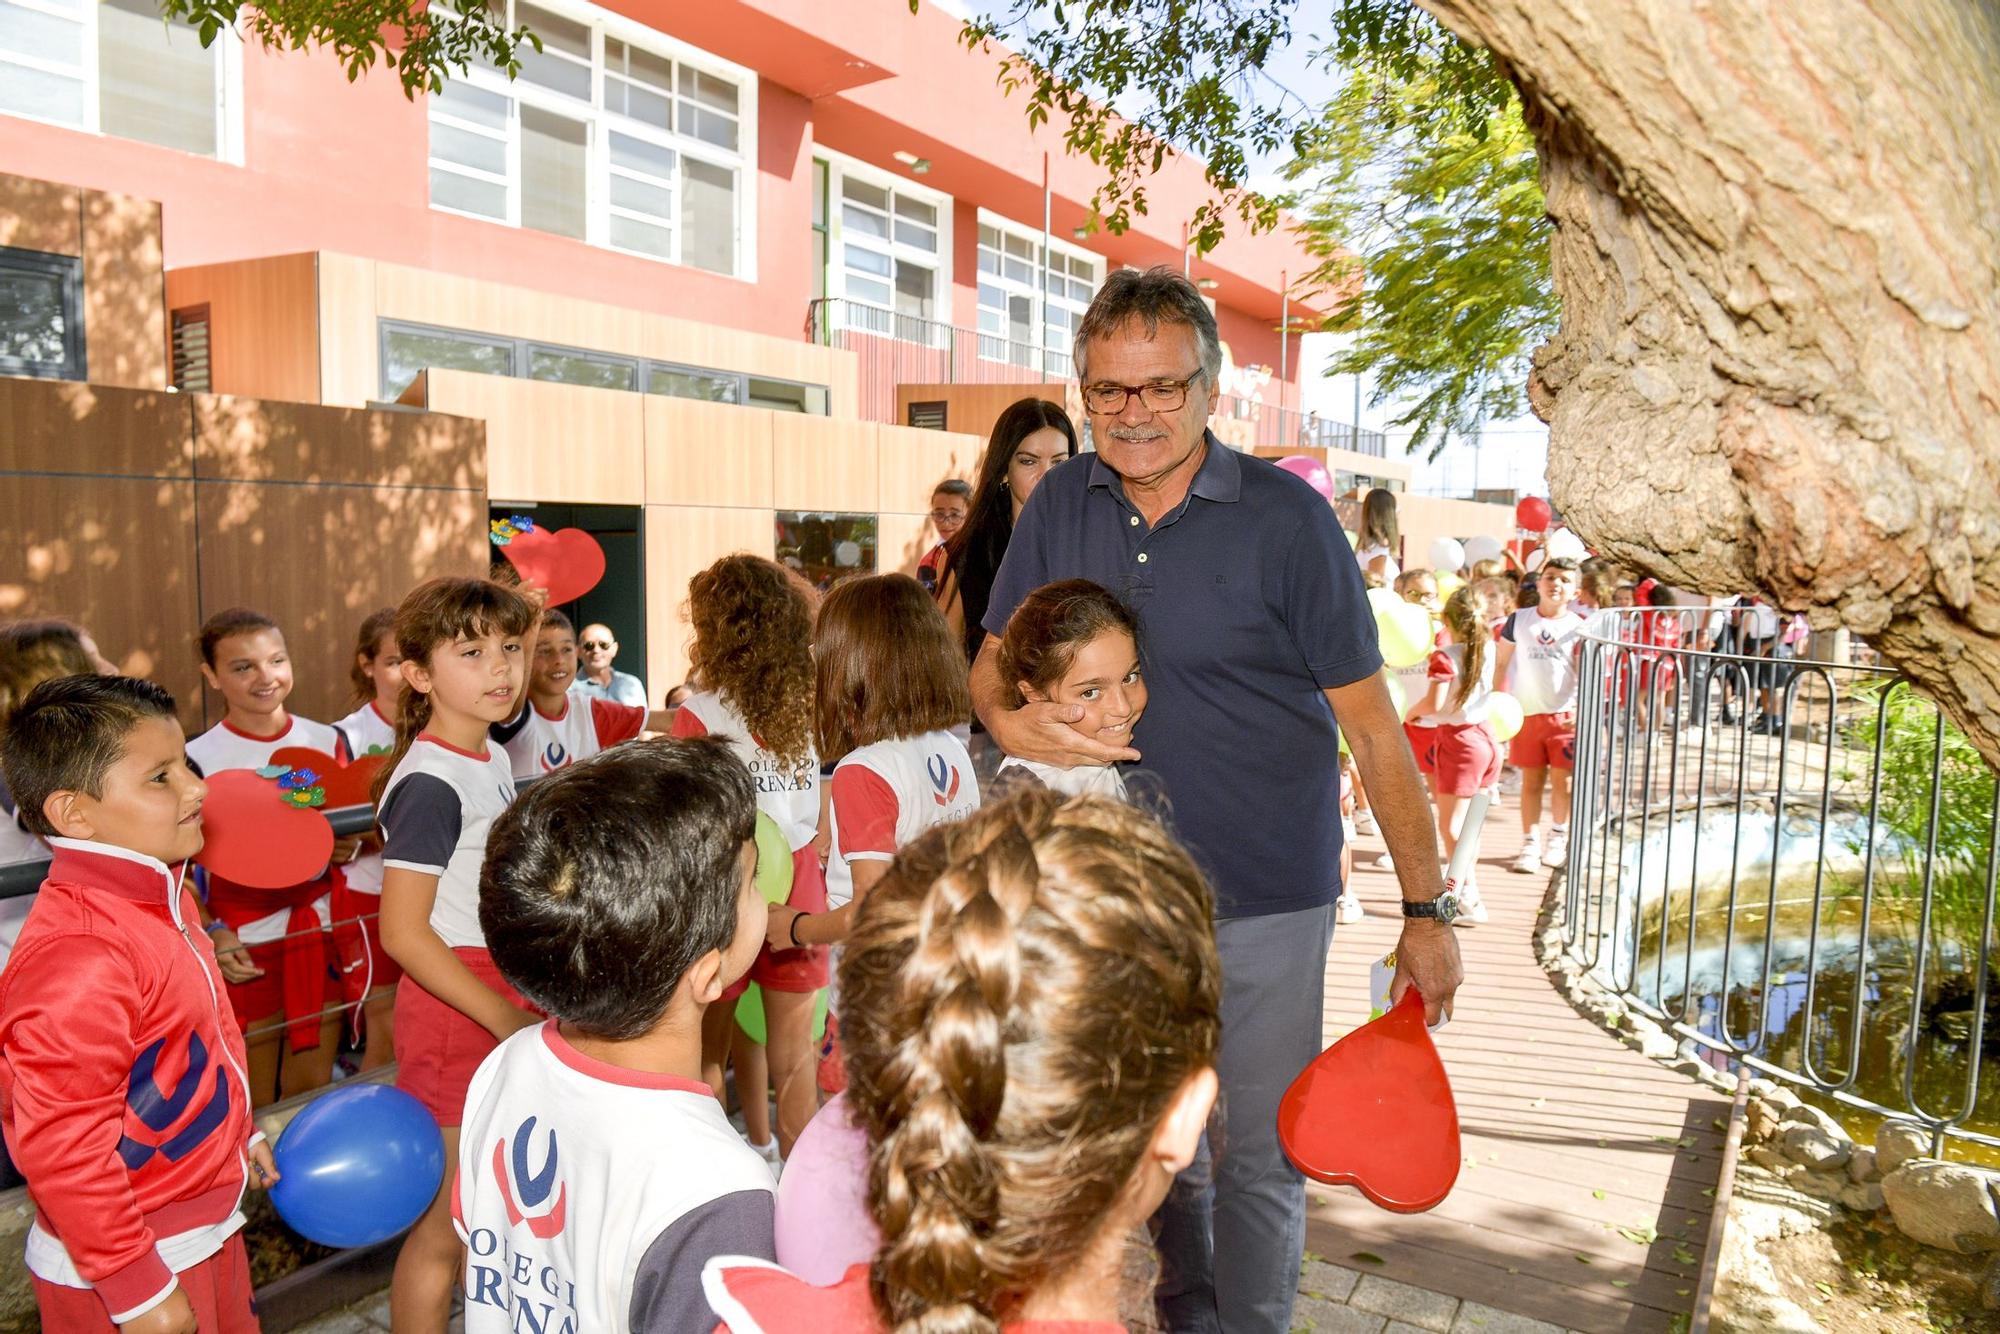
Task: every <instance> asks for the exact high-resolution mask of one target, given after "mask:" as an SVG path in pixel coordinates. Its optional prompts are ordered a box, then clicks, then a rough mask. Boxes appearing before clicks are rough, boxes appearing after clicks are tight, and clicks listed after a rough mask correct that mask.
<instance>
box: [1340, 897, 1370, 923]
mask: <svg viewBox="0 0 2000 1334" xmlns="http://www.w3.org/2000/svg"><path fill="white" fill-rule="evenodd" d="M1333 914H1334V918H1335V919H1336V920H1337V921H1341V922H1358V921H1360V920H1361V919H1362V918H1363V917H1364V916H1366V914H1365V913H1363V912H1362V911H1361V900H1360V899H1357V898H1355V897H1354V896H1353V895H1352V894H1342V895H1341V896H1340V897H1339V898H1337V899H1335V900H1334V901H1333Z"/></svg>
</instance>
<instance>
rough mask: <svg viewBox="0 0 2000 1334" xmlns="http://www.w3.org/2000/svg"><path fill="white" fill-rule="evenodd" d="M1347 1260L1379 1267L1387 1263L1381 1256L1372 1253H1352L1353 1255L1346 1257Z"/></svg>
mask: <svg viewBox="0 0 2000 1334" xmlns="http://www.w3.org/2000/svg"><path fill="white" fill-rule="evenodd" d="M1347 1258H1348V1259H1350V1260H1359V1261H1360V1262H1361V1263H1362V1264H1365V1265H1380V1264H1387V1263H1388V1261H1387V1260H1384V1259H1383V1258H1382V1257H1381V1256H1379V1255H1377V1254H1375V1252H1373V1251H1356V1252H1354V1254H1352V1255H1350V1256H1348V1257H1347Z"/></svg>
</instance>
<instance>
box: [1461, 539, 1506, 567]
mask: <svg viewBox="0 0 2000 1334" xmlns="http://www.w3.org/2000/svg"><path fill="white" fill-rule="evenodd" d="M1505 549H1506V548H1504V547H1502V546H1501V545H1500V539H1499V538H1497V537H1488V536H1487V535H1486V534H1485V533H1481V534H1479V536H1477V537H1468V538H1466V539H1465V563H1466V564H1468V565H1477V564H1478V563H1479V562H1480V561H1483V560H1498V559H1500V553H1501V552H1502V551H1504V550H1505Z"/></svg>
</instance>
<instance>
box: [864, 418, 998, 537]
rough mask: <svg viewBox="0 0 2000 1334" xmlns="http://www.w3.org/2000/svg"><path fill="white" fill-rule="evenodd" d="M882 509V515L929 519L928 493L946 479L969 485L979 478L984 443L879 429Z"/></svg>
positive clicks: (945, 433) (940, 433)
mask: <svg viewBox="0 0 2000 1334" xmlns="http://www.w3.org/2000/svg"><path fill="white" fill-rule="evenodd" d="M876 438H877V440H878V441H879V442H880V450H881V469H882V472H881V479H882V480H881V488H882V489H881V506H882V509H883V510H884V511H885V512H893V513H897V514H918V515H928V514H929V513H930V510H931V492H932V491H933V490H934V489H936V487H937V484H938V483H939V482H941V481H943V480H944V479H945V478H947V477H957V478H961V479H962V480H964V481H967V482H971V481H974V480H976V479H977V477H978V475H979V457H980V455H981V453H982V452H984V450H985V448H986V439H985V437H983V436H977V435H960V434H958V433H957V432H955V431H921V430H917V429H915V428H913V427H909V426H880V427H877V428H876Z"/></svg>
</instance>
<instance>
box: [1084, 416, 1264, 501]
mask: <svg viewBox="0 0 2000 1334" xmlns="http://www.w3.org/2000/svg"><path fill="white" fill-rule="evenodd" d="M1202 435H1203V437H1204V438H1205V439H1206V440H1207V441H1208V452H1207V454H1205V455H1204V456H1203V457H1202V460H1201V467H1199V468H1197V469H1195V474H1194V481H1193V482H1191V483H1189V484H1188V494H1190V495H1196V496H1200V497H1201V498H1202V499H1203V500H1213V501H1217V502H1219V503H1221V504H1225V505H1233V504H1235V503H1236V502H1237V501H1238V500H1240V499H1242V497H1243V461H1242V460H1241V459H1239V458H1238V457H1237V456H1236V451H1235V450H1233V449H1231V448H1230V447H1229V446H1228V445H1225V444H1223V443H1222V442H1221V441H1220V440H1217V439H1216V438H1215V432H1213V431H1204V432H1202ZM1123 482H1124V479H1123V478H1122V477H1120V476H1119V475H1118V474H1117V473H1115V472H1113V471H1112V470H1111V468H1110V467H1109V466H1108V465H1106V463H1105V462H1104V459H1103V457H1102V456H1101V455H1098V454H1096V453H1093V454H1091V456H1090V478H1089V481H1088V482H1087V483H1086V485H1087V486H1089V487H1093V488H1094V487H1100V486H1101V487H1113V486H1116V487H1117V488H1118V493H1119V494H1120V495H1123V494H1124V493H1125V491H1124V486H1123Z"/></svg>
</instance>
